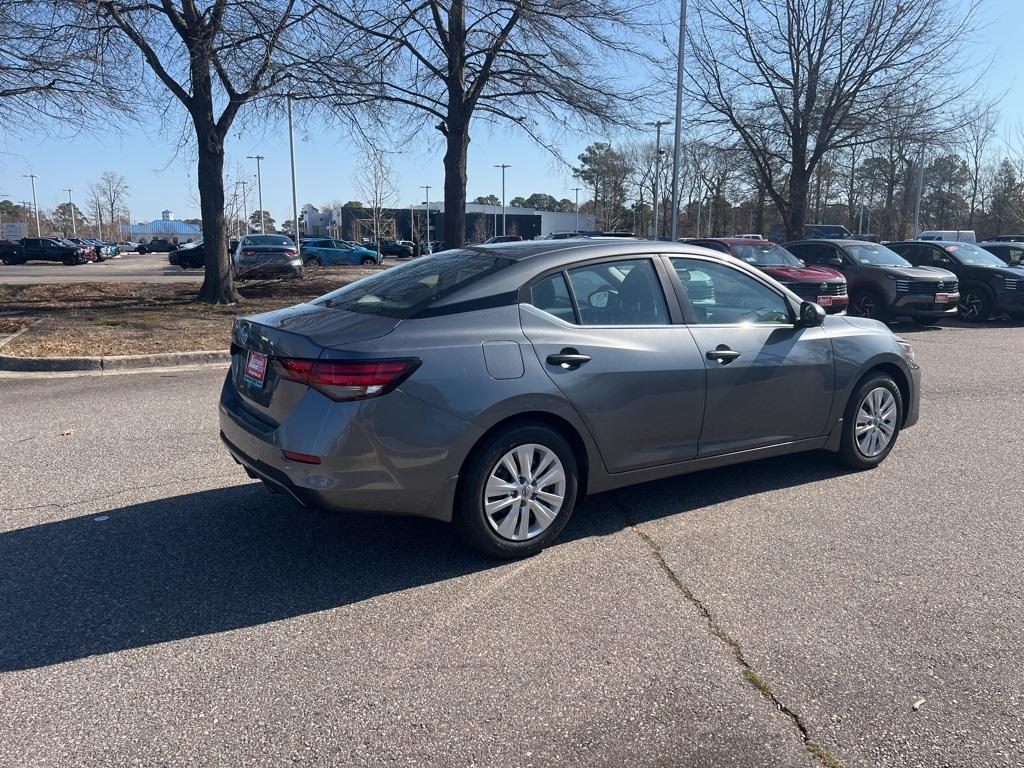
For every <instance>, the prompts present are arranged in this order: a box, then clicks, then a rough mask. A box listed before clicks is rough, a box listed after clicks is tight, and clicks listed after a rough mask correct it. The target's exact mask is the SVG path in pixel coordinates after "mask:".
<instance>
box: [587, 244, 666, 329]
mask: <svg viewBox="0 0 1024 768" xmlns="http://www.w3.org/2000/svg"><path fill="white" fill-rule="evenodd" d="M569 283H570V284H571V285H572V292H573V294H574V295H575V296H576V303H577V305H579V308H580V319H581V320H582V322H583V325H668V323H669V317H668V304H667V303H666V302H665V294H664V292H663V291H662V290H661V282H660V281H659V280H658V273H657V271H656V270H655V269H654V264H653V263H651V260H650V259H631V260H627V261H621V260H620V261H607V262H604V263H600V264H588V265H587V266H585V267H578V268H576V269H571V270H569Z"/></svg>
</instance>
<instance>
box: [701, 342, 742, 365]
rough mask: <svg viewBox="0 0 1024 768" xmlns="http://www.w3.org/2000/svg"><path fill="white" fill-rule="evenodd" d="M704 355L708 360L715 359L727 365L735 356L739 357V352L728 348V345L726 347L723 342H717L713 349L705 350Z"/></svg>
mask: <svg viewBox="0 0 1024 768" xmlns="http://www.w3.org/2000/svg"><path fill="white" fill-rule="evenodd" d="M704 356H705V357H706V358H707V359H708V360H717V361H718V362H719V363H721V364H722V365H728V364H729V363H731V362H732V361H733V360H735V359H736V358H737V357H739V356H740V353H739V352H737V351H736V350H735V349H729V347H727V346H726V345H725V344H719V345H718V346H717V347H715V348H714V349H709V350H708V351H707V352H705V353H704Z"/></svg>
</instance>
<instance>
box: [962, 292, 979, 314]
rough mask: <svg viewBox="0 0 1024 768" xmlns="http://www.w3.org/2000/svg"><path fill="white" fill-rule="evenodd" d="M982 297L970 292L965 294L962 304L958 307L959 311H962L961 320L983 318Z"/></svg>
mask: <svg viewBox="0 0 1024 768" xmlns="http://www.w3.org/2000/svg"><path fill="white" fill-rule="evenodd" d="M982 303H983V302H982V300H981V296H979V295H978V294H976V293H973V292H968V293H965V294H964V295H963V296H962V297H961V299H960V303H959V304H958V305H957V309H959V310H960V318H961V319H963V320H980V319H982V318H981V306H982Z"/></svg>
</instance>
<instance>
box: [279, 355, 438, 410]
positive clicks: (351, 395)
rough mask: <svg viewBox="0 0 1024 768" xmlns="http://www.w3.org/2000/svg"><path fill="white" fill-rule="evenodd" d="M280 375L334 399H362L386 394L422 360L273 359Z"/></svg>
mask: <svg viewBox="0 0 1024 768" xmlns="http://www.w3.org/2000/svg"><path fill="white" fill-rule="evenodd" d="M274 364H275V365H276V366H277V371H278V374H279V375H280V376H282V377H283V378H286V379H291V380H292V381H298V382H301V383H303V384H308V385H309V386H311V387H313V388H314V389H316V390H319V391H320V392H323V393H324V394H325V395H327V396H328V397H329V398H331V399H332V400H362V399H365V398H367V397H376V396H377V395H383V394H387V393H388V392H390V391H391V390H393V389H394V388H395V387H397V386H398V385H399V384H401V383H402V382H403V381H405V379H406V378H408V376H409V374H411V373H412V372H413V371H415V370H416V369H417V368H418V367H419V365H420V361H419V360H410V359H405V360H365V361H363V360H360V361H351V360H300V359H297V358H292V357H280V358H275V359H274Z"/></svg>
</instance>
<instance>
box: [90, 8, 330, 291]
mask: <svg viewBox="0 0 1024 768" xmlns="http://www.w3.org/2000/svg"><path fill="white" fill-rule="evenodd" d="M73 1H74V2H76V3H78V4H80V5H82V6H83V7H85V8H92V7H95V5H96V4H94V3H93V2H92V0H73ZM98 9H99V10H98V18H97V22H98V29H97V33H98V34H102V35H104V36H106V37H108V38H109V39H110V40H111V41H112V42H113V43H115V44H120V45H121V49H122V50H121V52H122V57H123V61H122V66H121V72H122V73H124V71H125V67H126V66H127V64H128V63H132V62H136V63H141V65H142V70H141V71H142V73H143V74H145V73H147V72H148V73H149V76H148V77H144V78H143V81H142V85H141V87H142V88H143V89H146V88H149V87H150V86H151V85H152V81H153V80H154V79H155V81H156V83H158V84H159V86H162V87H163V88H165V89H166V90H167V92H168V93H169V94H171V95H172V96H173V99H174V100H177V101H178V102H179V103H180V104H181V105H182V106H183V107H184V108H185V110H186V111H187V113H188V116H189V120H190V121H191V123H192V129H193V135H194V139H195V151H196V156H197V160H198V173H197V181H198V186H199V202H200V210H201V213H202V220H203V240H204V242H205V251H206V275H205V278H204V280H203V285H202V288H201V289H200V291H199V299H200V300H201V301H206V302H211V303H232V302H235V301H237V300H238V299H239V295H238V292H237V290H236V289H235V286H234V282H233V280H232V275H231V265H230V261H229V259H228V251H227V229H226V224H225V218H224V208H225V193H224V146H225V141H226V139H227V136H228V131H229V130H230V129H231V127H232V125H233V124H234V123H235V120H236V118H237V117H238V115H239V113H240V111H241V110H242V108H243V107H245V106H246V105H248V104H251V103H252V102H253V101H254V100H256V99H259V98H265V99H267V101H266V103H265V109H264V110H263V114H266V112H267V111H268V110H269V109H271V108H272V107H273V102H271V101H270V98H269V97H270V96H272V95H278V96H280V95H282V94H283V91H284V90H285V89H286V87H287V88H288V89H289V90H293V89H294V88H295V85H294V82H293V81H291V80H289V78H288V75H287V74H286V72H287V71H288V70H289V69H292V70H294V71H295V73H296V74H297V75H299V76H300V77H297V78H296V82H299V83H301V82H303V78H302V77H301V75H302V74H303V72H304V71H305V69H304V68H305V67H309V66H313V65H314V64H315V63H316V62H317V61H318V57H330V58H331V59H332V60H333V64H334V74H335V77H336V78H339V77H341V73H342V71H343V67H344V62H345V61H346V58H345V56H344V49H343V46H344V45H345V41H341V40H333V41H331V42H330V44H327V43H326V42H325V41H326V40H327V38H326V37H325V36H324V35H322V34H320V30H319V29H318V28H317V27H316V25H315V24H314V23H313V19H312V16H313V13H314V11H313V6H312V5H311V4H310V3H309V2H307V0H209V1H208V2H205V3H201V4H200V3H197V2H195V0H160V2H149V3H147V2H141V3H140V2H135V0H99V2H98ZM111 32H116V33H118V34H117V35H113V36H112V35H110V33H111ZM133 51H134V53H135V55H134V57H133V56H132V55H131V53H132V52H133ZM125 77H126V78H127V76H126V75H125ZM286 81H288V83H289V84H288V85H287V86H286V85H285V83H286ZM281 100H282V99H278V101H281Z"/></svg>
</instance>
